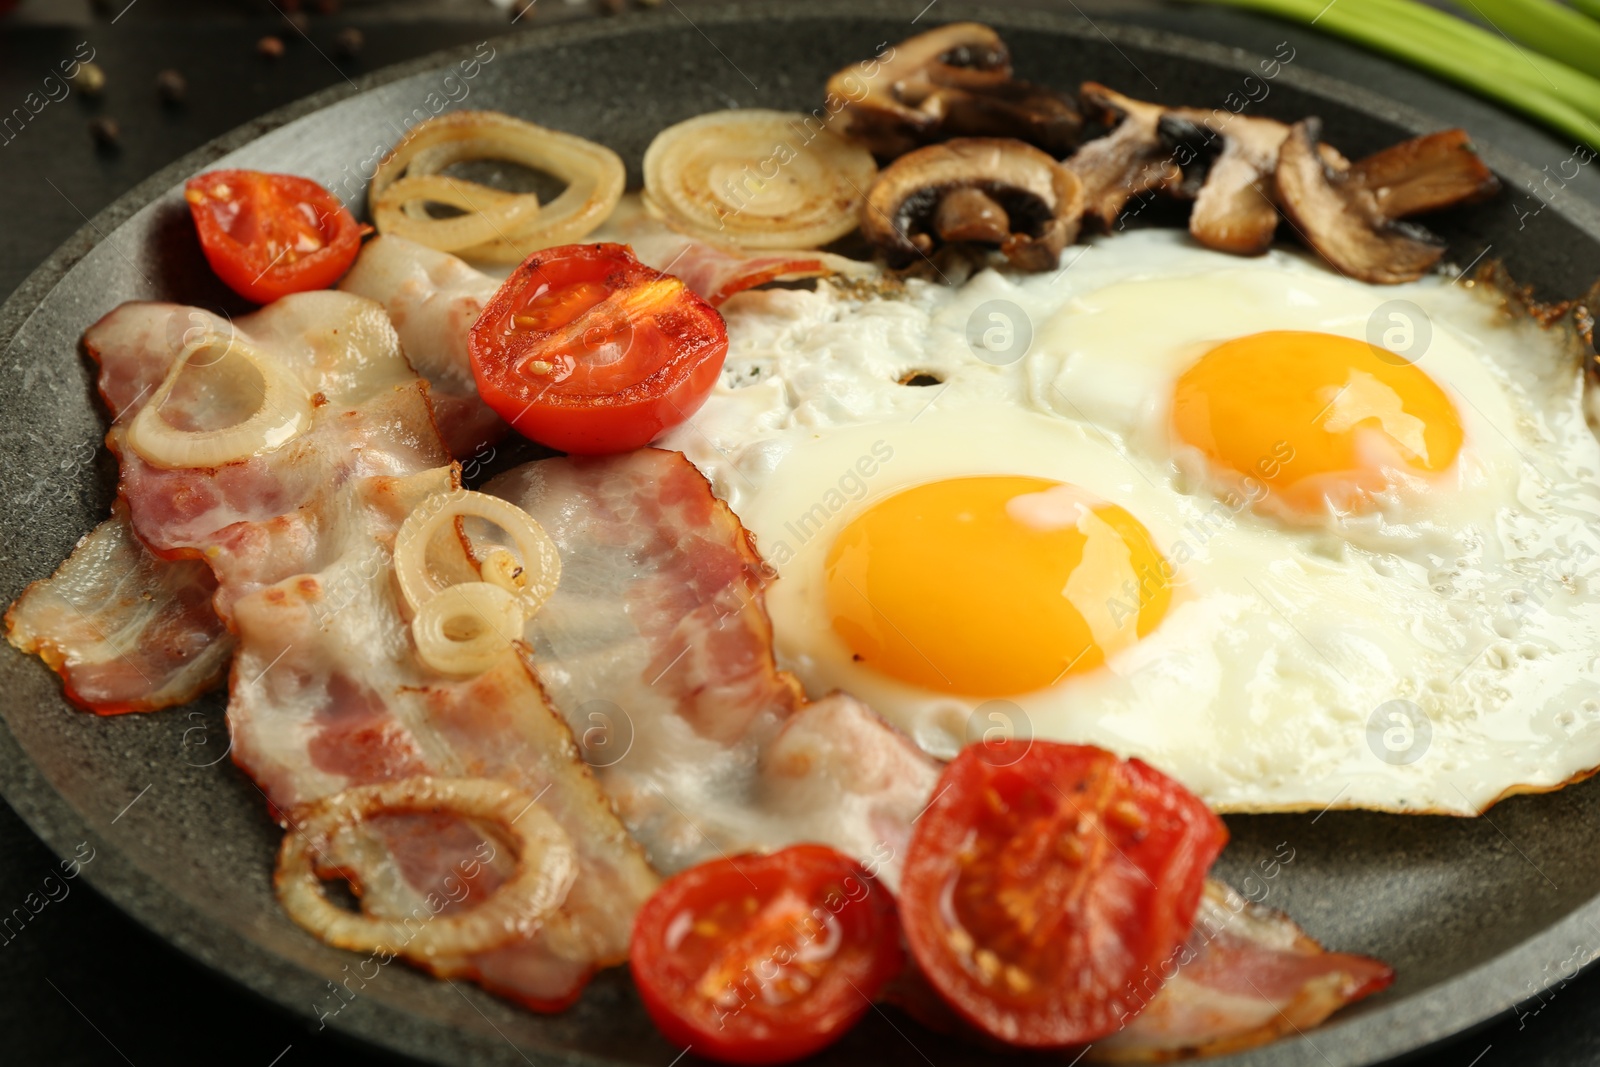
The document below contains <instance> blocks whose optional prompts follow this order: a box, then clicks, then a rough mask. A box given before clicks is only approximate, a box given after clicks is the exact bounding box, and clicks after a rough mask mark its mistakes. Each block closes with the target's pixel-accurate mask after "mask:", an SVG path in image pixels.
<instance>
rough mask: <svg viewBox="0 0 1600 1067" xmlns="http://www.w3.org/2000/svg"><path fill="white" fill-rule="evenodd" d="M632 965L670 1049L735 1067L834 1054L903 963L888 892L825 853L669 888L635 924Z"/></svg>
mask: <svg viewBox="0 0 1600 1067" xmlns="http://www.w3.org/2000/svg"><path fill="white" fill-rule="evenodd" d="M629 959H630V961H631V965H632V968H633V980H634V983H635V984H636V985H637V986H638V987H639V995H640V997H641V998H642V999H643V1000H644V1006H645V1009H646V1010H647V1011H648V1012H649V1013H650V1017H651V1018H652V1019H654V1020H655V1022H656V1025H657V1026H658V1027H660V1028H661V1032H662V1033H663V1034H665V1035H666V1037H667V1038H668V1040H670V1041H673V1042H675V1043H677V1044H679V1045H684V1046H691V1047H692V1048H693V1049H694V1054H695V1055H696V1056H703V1057H705V1058H707V1059H712V1060H718V1061H721V1062H723V1063H738V1064H763V1063H788V1062H789V1061H791V1060H798V1059H801V1058H803V1057H806V1056H809V1055H811V1054H812V1053H814V1052H817V1051H818V1050H820V1049H822V1048H825V1047H826V1046H828V1045H829V1044H831V1043H832V1042H833V1041H834V1040H835V1039H837V1038H838V1037H839V1036H840V1035H841V1034H843V1033H844V1032H845V1031H846V1030H848V1029H849V1028H850V1027H851V1026H853V1025H855V1023H856V1020H858V1019H860V1018H861V1016H862V1015H863V1014H864V1013H865V1012H866V1011H867V1010H868V1009H869V1008H870V1007H871V1006H872V998H873V997H875V996H877V994H878V992H879V991H880V990H881V989H882V988H883V986H884V984H885V983H887V982H888V981H889V980H890V979H891V978H893V977H894V976H895V974H896V973H897V972H898V971H899V970H900V967H901V965H902V963H903V962H904V957H903V955H902V953H901V949H900V933H899V927H898V925H897V923H896V921H895V907H894V900H893V899H892V898H891V897H890V895H889V891H888V890H887V889H885V888H884V887H883V886H882V885H880V884H879V883H878V882H877V881H876V880H874V879H873V878H872V877H871V876H870V875H868V874H867V873H866V872H865V871H864V870H862V868H861V867H860V866H859V865H858V864H857V863H856V862H855V861H854V860H851V859H850V858H849V857H848V856H844V855H841V854H840V853H838V852H835V851H834V850H833V849H831V848H828V847H827V846H825V845H795V846H793V847H791V848H786V849H784V850H783V851H781V852H774V853H772V854H771V855H767V856H755V855H750V856H735V857H733V858H731V859H724V860H714V861H712V862H710V863H706V864H702V865H701V866H699V867H692V868H690V869H689V870H687V871H684V872H682V873H681V874H678V875H676V876H674V877H672V878H670V879H668V880H667V881H666V882H665V883H664V884H663V885H662V886H661V888H660V889H658V890H657V891H656V894H655V896H653V897H651V898H650V900H649V901H647V902H646V903H645V906H644V907H643V908H642V909H641V910H640V912H639V917H638V919H636V920H635V922H634V926H633V944H632V946H631V949H630V951H629Z"/></svg>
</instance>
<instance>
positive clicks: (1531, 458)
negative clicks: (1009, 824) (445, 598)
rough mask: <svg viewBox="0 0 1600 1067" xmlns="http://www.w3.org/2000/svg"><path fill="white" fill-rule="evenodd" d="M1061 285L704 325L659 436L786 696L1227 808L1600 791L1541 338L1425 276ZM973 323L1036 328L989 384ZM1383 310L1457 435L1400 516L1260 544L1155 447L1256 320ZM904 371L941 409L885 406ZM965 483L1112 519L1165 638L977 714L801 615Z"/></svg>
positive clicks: (1251, 268)
mask: <svg viewBox="0 0 1600 1067" xmlns="http://www.w3.org/2000/svg"><path fill="white" fill-rule="evenodd" d="M1063 263H1064V268H1063V269H1062V270H1061V271H1059V272H1056V273H1054V274H1039V275H1031V276H1008V275H1002V274H999V273H996V272H993V271H985V272H982V273H980V274H978V275H976V276H975V277H974V278H972V279H971V280H970V281H969V282H967V283H966V284H965V285H962V286H959V287H947V286H940V285H925V284H922V283H918V282H913V283H910V285H909V286H908V288H907V291H906V293H905V294H904V295H903V296H902V297H899V298H875V299H855V298H851V297H848V296H846V295H843V294H842V293H841V292H839V291H836V290H834V289H832V288H831V287H830V286H828V285H827V284H825V283H824V284H823V285H821V286H819V288H818V290H817V291H816V292H803V291H772V292H759V293H749V294H743V295H741V296H740V297H737V298H735V299H734V300H733V301H731V302H730V303H729V305H728V306H727V307H726V308H725V311H726V314H727V318H728V323H729V336H730V342H731V343H730V352H729V358H728V363H727V368H726V370H725V372H724V378H723V383H722V385H721V386H719V388H718V389H717V391H716V392H715V393H714V395H713V396H712V397H711V398H710V400H709V401H708V402H707V404H706V406H705V407H704V408H703V409H702V410H701V411H700V412H699V413H698V414H697V415H696V416H695V417H694V418H693V419H692V420H691V421H690V423H688V424H686V425H685V426H683V427H680V428H679V429H678V430H676V431H674V432H673V434H672V435H670V437H669V438H668V440H667V441H666V442H664V443H665V444H666V445H667V447H672V448H680V449H682V450H683V451H684V452H685V453H687V454H688V455H689V457H690V458H691V459H692V460H693V461H694V462H695V463H696V464H697V465H698V466H699V467H700V468H701V469H702V470H703V471H704V472H705V473H706V474H707V476H708V477H709V478H710V479H711V480H712V484H713V486H714V488H715V489H716V491H717V492H718V494H719V495H721V496H723V497H724V498H725V499H726V500H727V501H728V502H729V504H730V506H732V507H733V509H734V511H735V512H736V513H737V514H738V515H739V516H740V518H741V519H742V520H743V521H744V523H745V525H746V526H748V527H749V528H750V529H751V530H752V531H753V532H754V533H755V535H756V538H757V544H758V546H759V547H760V549H761V550H762V552H763V554H764V555H765V556H766V557H767V558H768V560H769V561H771V562H772V563H773V564H774V566H775V567H776V568H777V570H778V573H779V578H778V580H777V581H776V582H775V583H774V584H773V586H772V588H771V591H770V593H769V596H768V607H769V609H770V611H771V614H772V617H773V625H774V631H775V635H776V640H777V647H778V654H779V657H780V661H781V662H782V664H783V665H784V666H786V667H788V668H790V669H792V670H794V671H795V672H796V673H797V674H798V676H799V677H800V679H801V680H802V682H803V683H804V684H805V686H806V688H807V690H808V692H810V693H811V694H812V695H813V696H820V695H822V694H824V693H826V692H828V691H830V690H833V689H844V690H847V691H849V692H852V693H854V694H855V695H857V696H859V697H861V698H862V699H864V700H866V701H867V702H868V703H869V704H871V705H872V706H873V707H874V708H876V709H877V710H878V711H879V712H880V713H882V714H883V715H885V716H886V717H887V718H888V719H890V720H891V721H892V722H895V723H896V724H897V725H899V726H900V727H901V728H903V729H905V730H906V731H907V732H908V733H909V734H910V735H911V736H912V737H914V738H915V739H916V740H917V741H918V743H919V744H921V745H922V746H923V747H924V748H926V749H927V750H928V751H930V752H932V753H934V754H936V755H939V756H949V755H952V754H953V753H954V752H955V751H956V750H957V748H959V746H960V745H961V744H962V743H963V742H964V741H966V740H970V739H971V738H972V737H974V736H976V735H977V734H979V733H981V732H982V731H983V730H985V729H988V728H990V726H991V725H992V724H1002V725H1004V726H1005V727H1006V728H1007V729H1010V730H1013V731H1014V732H1016V733H1022V734H1031V735H1032V736H1036V737H1041V738H1049V739H1055V740H1068V741H1077V742H1085V743H1093V744H1099V745H1103V746H1105V747H1107V748H1110V749H1112V750H1114V751H1117V752H1119V753H1121V754H1123V755H1130V756H1139V757H1141V758H1143V759H1145V760H1147V761H1149V762H1150V763H1152V764H1154V765H1155V766H1157V767H1159V768H1161V769H1162V770H1164V771H1166V772H1168V773H1170V774H1172V775H1173V776H1175V777H1176V778H1178V779H1179V780H1180V781H1182V782H1184V783H1185V784H1186V785H1187V786H1189V788H1191V789H1193V790H1195V791H1196V792H1197V793H1199V794H1200V795H1201V796H1202V797H1203V798H1205V799H1206V800H1207V801H1208V802H1209V803H1211V804H1212V805H1213V806H1214V807H1216V808H1218V809H1219V810H1223V811H1266V810H1299V809H1311V810H1319V809H1323V808H1326V807H1329V806H1333V807H1364V808H1378V809H1384V810H1391V811H1446V812H1459V813H1468V812H1476V811H1479V810H1481V809H1482V808H1484V807H1486V806H1487V805H1489V804H1490V803H1492V802H1493V801H1494V800H1495V799H1497V798H1498V797H1500V796H1501V795H1503V794H1504V793H1506V792H1510V791H1519V790H1529V789H1544V788H1551V787H1554V786H1557V785H1559V784H1561V783H1563V782H1565V781H1567V780H1569V779H1571V778H1573V777H1574V776H1577V775H1580V774H1582V773H1584V772H1587V771H1589V770H1590V769H1592V768H1594V767H1596V766H1600V585H1597V580H1596V575H1597V573H1600V534H1597V532H1596V531H1597V530H1600V523H1597V520H1600V480H1597V474H1600V444H1597V442H1596V439H1595V436H1594V433H1593V432H1592V431H1591V429H1590V427H1589V425H1588V423H1587V421H1586V419H1585V415H1584V388H1583V381H1582V376H1581V373H1580V370H1579V365H1578V362H1577V359H1576V357H1575V354H1574V353H1573V352H1572V351H1569V350H1568V348H1567V346H1566V345H1565V344H1564V342H1563V340H1562V338H1561V337H1560V336H1559V335H1557V334H1555V333H1547V332H1545V331H1542V330H1540V329H1539V328H1538V327H1537V326H1535V325H1534V324H1532V323H1530V322H1527V321H1524V320H1519V319H1517V318H1516V317H1514V316H1511V315H1509V314H1507V312H1506V311H1505V309H1504V306H1503V302H1502V301H1500V300H1499V299H1498V298H1496V297H1495V295H1494V294H1492V293H1486V292H1484V291H1483V290H1482V289H1481V288H1473V287H1470V286H1468V285H1464V284H1458V283H1455V282H1452V281H1451V280H1449V279H1447V278H1430V279H1425V280H1424V281H1421V282H1418V283H1415V284H1412V285H1407V286H1385V287H1375V286H1367V285H1362V284H1360V283H1356V282H1352V281H1350V280H1348V279H1344V278H1340V277H1338V276H1337V275H1335V274H1333V273H1331V272H1329V271H1328V270H1326V269H1325V268H1323V267H1322V266H1320V265H1319V264H1317V263H1315V262H1313V261H1311V260H1309V259H1308V258H1306V257H1302V256H1300V255H1297V254H1294V253H1290V252H1286V251H1274V252H1273V253H1271V254H1269V255H1268V256H1265V257H1262V258H1260V259H1255V260H1240V259H1238V258H1235V257H1231V256H1226V255H1222V254H1219V253H1213V252H1209V251H1205V250H1202V249H1199V248H1197V247H1194V246H1193V245H1192V244H1190V243H1189V242H1188V241H1187V238H1186V236H1185V235H1182V234H1177V233H1172V232H1168V231H1143V232H1138V233H1133V234H1127V235H1121V236H1118V237H1116V238H1114V239H1107V240H1100V241H1096V242H1094V243H1092V244H1090V245H1087V246H1082V247H1079V248H1075V249H1072V250H1069V252H1068V253H1067V256H1066V257H1065V258H1064V260H1063ZM993 300H1007V301H1010V302H1012V303H1014V304H1015V305H1017V306H1018V307H1020V308H1021V309H1023V311H1024V312H1025V313H1026V316H1027V319H1028V320H1029V322H1030V323H1031V324H1032V327H1033V333H1034V339H1033V344H1032V346H1031V348H1030V349H1029V351H1028V353H1027V355H1026V356H1025V357H1024V358H1022V359H1020V360H1018V361H1016V362H1014V363H1010V364H1006V365H994V364H992V363H990V362H986V361H985V360H983V359H980V358H978V355H976V354H975V352H974V350H973V349H972V348H971V347H970V346H969V345H968V343H967V339H966V335H967V324H968V319H969V318H970V317H971V316H972V315H973V313H974V311H976V310H977V309H979V308H980V307H981V306H982V305H984V304H985V303H986V302H989V301H993ZM1394 300H1407V301H1411V302H1413V303H1414V304H1416V305H1417V306H1419V307H1421V308H1422V309H1423V310H1424V311H1425V312H1426V314H1427V316H1428V319H1429V322H1430V324H1431V329H1432V340H1431V343H1430V344H1429V346H1428V348H1427V350H1426V351H1425V352H1424V353H1423V354H1422V356H1421V357H1420V360H1419V362H1418V366H1420V367H1421V368H1422V369H1423V370H1424V371H1426V372H1427V373H1428V374H1429V375H1430V376H1432V377H1433V378H1434V380H1435V381H1437V382H1439V384H1440V385H1441V386H1442V387H1443V388H1444V389H1445V390H1446V392H1447V393H1448V394H1449V395H1450V396H1451V398H1452V400H1453V401H1454V402H1455V404H1456V407H1457V409H1458V412H1459V413H1460V416H1461V422H1462V426H1463V429H1464V435H1465V440H1464V443H1463V446H1462V451H1461V456H1460V459H1459V460H1458V462H1457V464H1456V465H1455V467H1454V468H1453V469H1452V471H1451V472H1449V474H1448V476H1447V477H1445V478H1443V479H1440V480H1439V481H1438V482H1437V483H1436V484H1434V485H1432V486H1430V487H1428V488H1427V489H1426V491H1417V492H1407V493H1395V494H1391V495H1388V496H1386V498H1385V499H1383V500H1382V501H1381V504H1382V506H1381V507H1380V509H1379V510H1378V512H1377V513H1375V514H1372V515H1367V516H1362V517H1349V516H1338V515H1328V516H1325V517H1322V519H1321V521H1318V522H1315V523H1304V522H1302V523H1289V522H1285V521H1283V520H1282V519H1280V518H1278V517H1277V516H1275V515H1273V514H1272V513H1271V512H1270V510H1268V509H1264V508H1262V507H1260V506H1258V502H1256V501H1252V500H1250V499H1248V498H1247V497H1243V496H1240V495H1238V494H1236V493H1230V492H1228V491H1225V490H1223V489H1222V488H1221V487H1219V486H1218V485H1217V484H1215V483H1214V482H1213V481H1211V480H1208V479H1207V478H1206V477H1205V476H1204V471H1203V468H1202V467H1201V466H1199V465H1197V464H1196V463H1195V462H1194V457H1193V456H1186V455H1185V454H1184V453H1183V450H1182V449H1181V448H1179V447H1178V446H1176V445H1175V444H1174V443H1173V441H1172V438H1171V434H1170V431H1169V430H1168V419H1169V417H1170V403H1171V393H1172V386H1173V383H1174V381H1175V380H1176V378H1177V377H1178V375H1180V374H1181V373H1182V372H1183V370H1185V369H1186V368H1187V367H1188V366H1189V365H1190V364H1191V363H1192V362H1193V360H1194V359H1195V358H1197V357H1198V355H1199V354H1200V353H1201V352H1203V351H1204V350H1205V349H1206V348H1207V347H1209V345H1211V344H1214V343H1216V342H1217V341H1220V340H1224V339H1227V338H1229V337H1237V336H1242V335H1245V334H1250V333H1255V332H1258V331H1261V330H1271V329H1299V330H1319V331H1323V332H1328V333H1335V334H1343V335H1346V336H1352V337H1364V336H1365V335H1366V331H1367V325H1368V320H1369V319H1370V318H1371V317H1372V315H1373V314H1374V312H1375V311H1376V310H1377V309H1378V308H1380V306H1381V305H1384V304H1386V303H1388V302H1390V301H1394ZM911 372H922V373H925V374H930V375H932V376H935V377H937V378H939V379H941V384H937V385H930V386H922V387H916V386H907V385H902V384H900V381H901V379H902V378H903V377H904V376H906V375H907V374H908V373H911ZM971 474H1021V475H1034V476H1039V477H1046V478H1052V479H1056V480H1059V481H1064V482H1068V483H1071V484H1074V485H1077V486H1080V487H1082V488H1083V489H1085V490H1087V491H1089V492H1090V493H1093V494H1095V495H1096V496H1099V497H1101V498H1103V499H1105V500H1108V501H1111V502H1113V503H1116V504H1119V505H1121V506H1123V507H1124V508H1126V509H1127V510H1128V511H1129V512H1131V513H1132V514H1133V515H1134V516H1136V517H1137V518H1138V519H1139V520H1140V521H1141V522H1143V523H1144V524H1145V526H1146V527H1147V528H1148V529H1149V530H1150V533H1151V535H1152V537H1153V538H1154V540H1155V543H1156V544H1157V545H1158V546H1159V547H1160V548H1161V549H1162V551H1163V553H1164V554H1165V555H1166V557H1167V558H1168V560H1170V561H1171V562H1172V563H1173V564H1174V565H1175V568H1176V587H1175V595H1174V597H1173V602H1172V606H1171V608H1170V610H1169V611H1168V613H1167V616H1166V618H1165V620H1164V621H1163V622H1162V623H1161V625H1160V626H1159V627H1158V628H1157V629H1156V630H1155V631H1154V632H1153V633H1151V634H1150V635H1148V636H1147V637H1146V638H1145V639H1143V640H1142V641H1139V642H1137V643H1136V644H1134V645H1132V646H1131V647H1129V648H1126V649H1125V650H1123V651H1121V652H1120V653H1118V654H1117V655H1115V656H1113V657H1112V658H1111V659H1110V660H1109V661H1108V663H1107V664H1106V665H1105V666H1104V667H1102V668H1099V669H1097V670H1093V671H1089V672H1084V673H1081V674H1072V675H1068V676H1067V677H1066V678H1064V679H1063V680H1061V681H1060V682H1058V683H1057V684H1056V685H1054V686H1052V687H1049V688H1047V689H1045V690H1041V691H1038V692H1034V693H1028V694H1017V695H1010V696H1006V697H1004V698H1002V699H997V700H989V699H985V698H958V697H951V696H948V695H943V694H936V693H933V692H930V691H926V690H922V689H918V688H916V687H913V686H909V685H906V684H905V683H902V682H899V681H897V680H895V679H892V678H888V677H886V676H883V675H881V674H878V673H877V672H875V671H872V670H870V669H868V668H865V667H863V666H862V665H861V664H858V663H856V662H854V661H853V659H852V658H851V655H850V650H849V649H848V648H847V647H846V646H845V645H844V643H843V642H842V641H841V640H840V639H839V638H838V636H837V635H836V634H835V633H834V632H833V630H832V627H831V625H830V622H829V616H828V612H827V609H826V604H825V597H824V589H825V576H824V570H823V567H824V560H825V557H826V554H827V549H828V547H829V546H830V545H831V543H832V541H833V539H834V537H836V536H837V534H838V533H839V531H840V530H842V529H843V527H844V526H845V525H846V524H847V523H848V522H849V521H850V520H851V519H853V518H854V517H855V516H856V515H859V514H860V513H861V511H862V509H864V508H866V507H868V506H870V505H871V504H872V503H873V502H874V501H876V500H881V499H883V498H884V497H885V496H888V495H890V494H892V493H894V492H896V491H898V490H901V489H904V488H908V487H910V486H913V485H918V484H922V483H925V482H930V481H936V480H940V479H945V478H952V477H960V476H965V475H971ZM939 579H940V576H938V575H930V576H929V581H930V582H932V581H938V580H939ZM1397 702H1402V703H1397Z"/></svg>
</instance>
